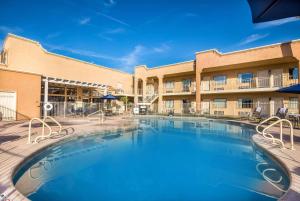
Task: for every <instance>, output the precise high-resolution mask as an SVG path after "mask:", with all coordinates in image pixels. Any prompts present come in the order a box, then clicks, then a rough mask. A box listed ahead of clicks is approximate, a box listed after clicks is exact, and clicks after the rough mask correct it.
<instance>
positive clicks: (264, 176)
mask: <svg viewBox="0 0 300 201" xmlns="http://www.w3.org/2000/svg"><path fill="white" fill-rule="evenodd" d="M262 165H268V163H264V162H262V163H258V164H257V165H256V171H257V172H258V173H259V174H260V175H261V176H262V177H263V178H264V179H265V180H266V181H267V182H268V183H269V184H271V185H272V186H274V187H275V188H276V189H278V190H279V191H281V192H287V190H285V189H282V188H281V187H280V186H279V185H278V184H279V183H280V182H281V181H282V180H283V177H282V176H281V175H279V178H278V180H275V179H271V178H270V177H268V176H267V175H266V173H267V172H276V171H277V170H276V169H274V168H266V169H264V170H263V171H261V170H260V169H259V168H260V166H262Z"/></svg>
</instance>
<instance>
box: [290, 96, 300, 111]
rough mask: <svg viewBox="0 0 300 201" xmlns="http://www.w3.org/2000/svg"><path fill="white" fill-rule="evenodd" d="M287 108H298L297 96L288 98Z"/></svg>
mask: <svg viewBox="0 0 300 201" xmlns="http://www.w3.org/2000/svg"><path fill="white" fill-rule="evenodd" d="M289 109H295V110H298V98H297V97H291V98H290V100H289Z"/></svg>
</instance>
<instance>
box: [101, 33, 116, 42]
mask: <svg viewBox="0 0 300 201" xmlns="http://www.w3.org/2000/svg"><path fill="white" fill-rule="evenodd" d="M98 37H100V38H102V39H104V40H107V41H112V40H113V39H112V38H110V37H107V36H105V35H103V34H98Z"/></svg>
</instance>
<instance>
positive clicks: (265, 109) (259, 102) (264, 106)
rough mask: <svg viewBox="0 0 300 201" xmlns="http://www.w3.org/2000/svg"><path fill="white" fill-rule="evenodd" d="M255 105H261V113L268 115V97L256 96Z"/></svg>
mask: <svg viewBox="0 0 300 201" xmlns="http://www.w3.org/2000/svg"><path fill="white" fill-rule="evenodd" d="M257 106H259V107H261V114H262V115H270V101H269V98H258V99H257Z"/></svg>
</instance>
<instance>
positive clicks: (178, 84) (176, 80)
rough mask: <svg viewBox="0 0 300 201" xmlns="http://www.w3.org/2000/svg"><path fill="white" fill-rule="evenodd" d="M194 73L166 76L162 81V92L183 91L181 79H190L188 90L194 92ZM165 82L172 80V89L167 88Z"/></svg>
mask: <svg viewBox="0 0 300 201" xmlns="http://www.w3.org/2000/svg"><path fill="white" fill-rule="evenodd" d="M195 77H196V76H195V75H185V76H176V77H166V78H164V80H163V82H164V86H163V88H164V90H163V91H164V94H166V93H168V92H171V91H172V93H181V92H184V89H183V85H182V81H183V80H185V79H190V80H191V82H192V83H191V87H189V89H188V90H189V91H190V92H196V90H195V89H196V86H195V81H196V80H195ZM167 82H173V83H174V88H172V90H170V89H167V88H166V83H167Z"/></svg>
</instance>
